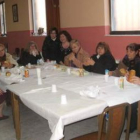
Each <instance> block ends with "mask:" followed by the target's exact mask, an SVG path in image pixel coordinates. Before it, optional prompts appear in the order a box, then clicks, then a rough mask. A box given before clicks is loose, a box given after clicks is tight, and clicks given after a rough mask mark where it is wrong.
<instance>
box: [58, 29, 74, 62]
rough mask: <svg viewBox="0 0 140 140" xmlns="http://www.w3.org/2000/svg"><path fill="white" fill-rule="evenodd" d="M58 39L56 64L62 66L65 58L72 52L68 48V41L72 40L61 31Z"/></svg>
mask: <svg viewBox="0 0 140 140" xmlns="http://www.w3.org/2000/svg"><path fill="white" fill-rule="evenodd" d="M59 39H60V47H59V55H58V60H57V63H58V64H61V65H63V64H64V58H65V56H67V55H68V54H70V53H71V52H72V51H71V48H70V41H71V40H72V38H71V35H70V34H69V33H68V32H67V31H61V32H60V33H59Z"/></svg>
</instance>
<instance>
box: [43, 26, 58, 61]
mask: <svg viewBox="0 0 140 140" xmlns="http://www.w3.org/2000/svg"><path fill="white" fill-rule="evenodd" d="M57 35H58V30H57V28H55V27H54V28H51V29H50V32H49V36H47V37H46V38H45V40H44V43H43V46H42V55H43V58H44V61H51V60H55V61H57V59H58V56H59V45H60V41H59V39H58V38H57Z"/></svg>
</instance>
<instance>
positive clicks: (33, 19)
mask: <svg viewBox="0 0 140 140" xmlns="http://www.w3.org/2000/svg"><path fill="white" fill-rule="evenodd" d="M31 10H32V25H33V31H32V35H33V36H46V35H47V9H46V0H45V10H46V33H45V34H42V35H39V34H38V33H37V34H36V33H35V24H36V23H35V22H34V21H35V17H34V13H33V11H35V8H34V6H33V0H31Z"/></svg>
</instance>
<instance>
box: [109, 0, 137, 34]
mask: <svg viewBox="0 0 140 140" xmlns="http://www.w3.org/2000/svg"><path fill="white" fill-rule="evenodd" d="M110 6H111V33H114V34H115V33H116V34H117V33H122V34H124V33H126V34H137V33H138V34H139V33H140V16H139V15H140V0H110Z"/></svg>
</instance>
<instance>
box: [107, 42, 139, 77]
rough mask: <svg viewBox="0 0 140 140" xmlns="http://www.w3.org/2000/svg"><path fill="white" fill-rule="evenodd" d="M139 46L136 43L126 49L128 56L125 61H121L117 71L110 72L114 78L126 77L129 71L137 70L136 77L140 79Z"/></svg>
mask: <svg viewBox="0 0 140 140" xmlns="http://www.w3.org/2000/svg"><path fill="white" fill-rule="evenodd" d="M138 53H139V46H138V45H137V44H136V43H132V44H129V45H128V46H127V47H126V55H125V57H124V58H123V60H121V61H120V63H119V65H118V67H117V69H116V70H115V71H112V72H109V75H113V76H118V77H119V76H125V74H126V73H127V71H129V70H135V71H136V76H138V77H140V57H139V54H138Z"/></svg>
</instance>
